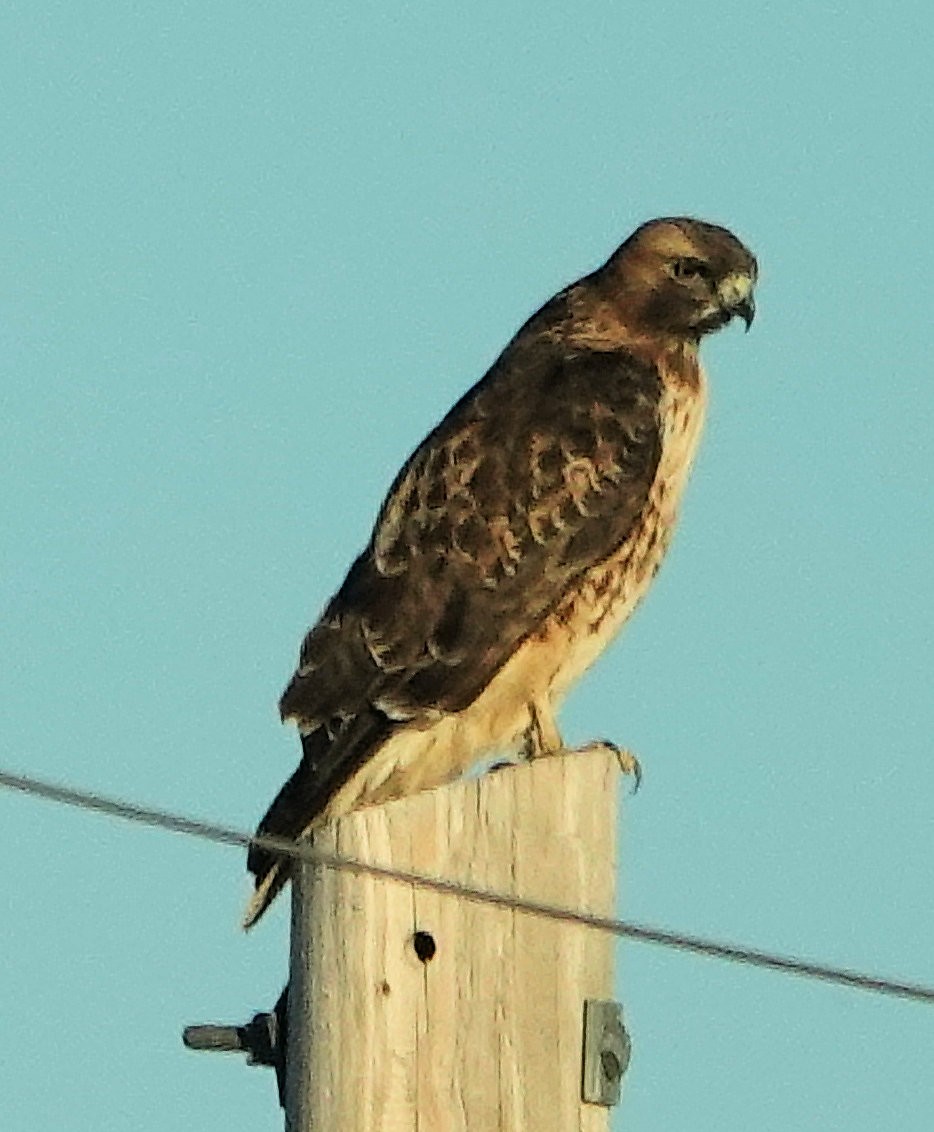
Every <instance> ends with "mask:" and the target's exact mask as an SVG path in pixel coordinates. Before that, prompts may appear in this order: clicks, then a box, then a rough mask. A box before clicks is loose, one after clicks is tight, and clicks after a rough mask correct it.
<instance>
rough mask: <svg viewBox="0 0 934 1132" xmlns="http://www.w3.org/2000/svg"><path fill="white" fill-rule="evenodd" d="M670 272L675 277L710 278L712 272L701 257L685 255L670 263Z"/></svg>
mask: <svg viewBox="0 0 934 1132" xmlns="http://www.w3.org/2000/svg"><path fill="white" fill-rule="evenodd" d="M671 273H672V275H674V277H675V279H710V278H712V276H713V272H712V271H711V270H710V268H709V267H708V266H707V264H706V263H704V261H703V260H702V259H694V258H693V257H692V256H685V257H684V258H683V259H676V260H675V262H674V263H673V264H672V268H671Z"/></svg>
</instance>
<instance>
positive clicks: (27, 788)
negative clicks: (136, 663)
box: [0, 769, 934, 1003]
mask: <svg viewBox="0 0 934 1132" xmlns="http://www.w3.org/2000/svg"><path fill="white" fill-rule="evenodd" d="M0 786H3V787H6V788H7V789H9V790H16V791H19V792H20V793H23V794H29V795H32V796H34V797H38V798H45V799H46V800H47V801H50V802H55V803H57V804H58V805H63V806H72V807H75V808H77V809H81V810H91V811H93V812H96V813H100V814H107V815H108V816H110V817H115V818H121V819H122V820H124V821H131V822H137V823H138V824H140V825H146V826H150V827H152V828H155V829H166V830H169V831H171V832H173V833H182V834H185V835H187V836H189V837H197V838H201V839H202V840H204V841H213V842H215V843H217V844H220V845H237V846H240V847H242V848H247V847H248V846H250V845H257V846H259V847H261V848H263V849H268V850H271V851H272V852H275V853H281V854H283V855H285V856H288V857H292V858H294V859H295V860H297V861H302V862H304V863H306V864H312V865H319V866H322V867H324V868H330V869H338V870H343V871H346V872H351V873H357V874H363V875H367V876H374V877H381V878H382V879H384V880H390V881H395V882H398V883H401V884H409V885H412V886H413V887H416V888H424V889H428V890H429V891H431V892H438V893H441V894H443V895H447V896H457V897H459V898H461V899H463V900H470V901H472V902H473V903H477V904H487V905H491V906H493V907H497V908H507V909H510V910H512V911H514V912H520V913H522V914H525V915H529V916H541V917H544V918H545V919H549V920H556V921H558V922H560V923H566V924H575V925H577V926H579V927H583V928H590V929H592V930H594V931H599V932H606V933H608V934H609V935H614V936H619V937H623V938H627V939H635V940H640V941H641V942H642V943H655V944H659V945H660V946H662V947H670V948H674V949H676V950H679V951H687V952H692V953H694V954H695V955H706V956H709V957H711V958H714V959H726V960H729V961H730V962H733V963H742V964H746V965H747V966H752V967H764V968H766V969H768V970H772V971H781V972H784V973H785V974H790V975H797V976H799V977H802V978H809V979H817V980H819V981H821V982H825V983H834V984H836V985H838V986H845V987H851V988H854V989H856V990H864V991H875V992H876V993H878V994H885V995H891V996H893V997H895V998H907V999H912V1000H914V1001H916V1002H928V1003H934V987H929V986H924V985H923V984H921V983H913V982H904V981H901V980H896V979H887V978H884V977H882V976H879V975H870V974H865V973H863V972H860V971H853V970H850V969H849V968H846V967H834V966H831V965H829V964H826V963H811V962H808V961H807V960H805V959H801V958H799V957H797V956H791V955H778V954H775V953H773V952H768V951H760V950H758V949H757V948H752V947H741V946H739V945H736V944H730V943H723V942H720V941H717V940H712V939H707V938H704V937H702V936H696V935H689V934H685V933H683V932H675V931H669V930H667V929H665V928H654V927H650V926H648V925H646V924H639V923H633V922H631V921H627V920H615V919H612V918H610V917H608V916H596V915H593V914H591V913H589V912H579V911H575V910H574V909H572V908H561V907H558V906H555V905H552V904H542V903H539V902H538V901H535V900H523V899H521V898H519V897H515V896H507V895H505V894H504V893H499V892H491V891H488V890H486V889H482V888H473V887H471V886H470V885H464V884H460V883H459V882H457V881H452V880H445V879H444V878H443V877H432V876H426V875H425V874H423V873H413V872H408V871H406V870H404V869H391V868H387V867H385V866H383V865H374V864H370V863H369V862H367V861H357V860H353V859H351V858H348V857H338V856H335V855H333V854H331V853H322V852H320V851H319V850H317V849H315V848H314V847H313V846H312V845H310V844H308V843H307V842H296V841H290V840H288V839H286V838H281V837H269V836H266V835H262V836H255V835H251V834H248V833H243V832H242V831H241V830H238V829H234V828H232V827H230V826H224V825H218V824H216V823H214V822H205V821H199V820H198V819H196V818H189V817H185V816H183V815H181V814H174V813H171V812H169V811H167V810H160V809H155V808H153V807H150V806H140V805H137V804H135V803H133V802H125V801H122V800H121V799H118V798H110V797H107V796H105V795H103V794H96V793H91V792H89V791H85V790H75V789H73V788H71V787H68V786H60V785H58V784H56V783H52V782H47V781H43V780H41V779H38V778H34V777H32V776H31V775H19V774H13V773H11V772H10V771H5V770H2V769H0Z"/></svg>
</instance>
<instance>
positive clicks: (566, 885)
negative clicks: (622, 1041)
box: [286, 750, 619, 1132]
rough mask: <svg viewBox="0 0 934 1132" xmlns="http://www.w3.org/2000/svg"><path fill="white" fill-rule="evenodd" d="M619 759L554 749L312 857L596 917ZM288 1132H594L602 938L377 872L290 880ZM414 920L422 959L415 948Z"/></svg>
mask: <svg viewBox="0 0 934 1132" xmlns="http://www.w3.org/2000/svg"><path fill="white" fill-rule="evenodd" d="M618 779H619V768H618V764H617V760H616V758H615V756H614V755H613V753H612V752H608V751H605V750H598V751H591V752H587V753H585V754H575V753H569V754H567V755H563V756H560V757H552V758H546V759H541V760H538V761H536V762H534V763H531V764H525V765H521V766H518V767H514V768H509V769H505V770H499V771H496V772H494V773H492V774H487V775H486V776H484V777H482V778H479V779H472V780H468V781H462V782H458V783H455V784H453V785H451V786H447V787H444V788H442V789H440V790H435V791H431V792H429V793H424V794H420V795H417V796H415V797H413V798H408V799H404V800H402V801H400V802H395V803H390V804H388V805H385V806H381V807H375V808H371V809H368V810H362V811H360V812H358V813H356V814H352V815H350V816H349V817H347V818H344V819H342V820H341V821H339V822H336V823H335V824H334V825H333V826H331V827H329V828H328V829H326V830H323V831H321V832H320V833H319V835H318V836H317V837H316V840H315V845H316V847H318V848H319V849H321V850H322V851H324V852H334V853H339V854H341V855H344V856H347V857H353V858H357V859H360V860H366V861H370V862H373V863H376V864H380V865H386V866H391V867H394V868H398V869H407V870H411V871H415V872H421V873H426V874H431V875H434V876H440V877H444V878H448V879H452V880H457V881H460V882H462V883H465V884H470V885H473V886H476V887H479V888H485V889H491V890H495V891H497V892H502V893H505V894H508V895H511V896H517V897H523V898H526V899H531V900H537V901H542V902H547V903H550V904H556V905H562V906H566V907H571V908H579V909H583V910H586V911H588V912H593V913H596V914H599V915H612V914H613V913H614V910H615V908H614V900H615V895H614V894H615V884H614V881H615V874H616V822H617V798H618ZM292 919H293V923H292V962H291V976H290V987H291V989H290V1001H289V1034H290V1041H289V1072H288V1080H287V1098H286V1099H287V1125H286V1126H287V1129H289V1130H290V1132H338V1130H339V1132H605V1130H606V1129H607V1127H608V1110H606V1109H603V1108H599V1107H596V1106H593V1105H585V1104H583V1103H582V1102H581V1099H580V1088H581V1037H582V1018H583V1003H584V1000H585V999H586V998H610V997H612V992H613V987H612V956H613V941H612V939H611V937H609V936H607V935H605V934H602V933H598V932H595V931H592V930H588V929H586V928H583V927H580V926H576V925H571V924H565V923H559V922H554V921H549V920H545V919H542V918H539V917H534V916H529V915H524V914H521V913H518V912H514V911H512V910H509V909H501V908H493V907H489V906H486V905H481V904H476V903H472V902H469V901H466V900H463V899H460V898H458V897H456V896H450V895H440V894H437V893H434V892H430V891H427V890H424V889H416V888H413V887H411V886H408V885H405V884H401V883H398V882H392V881H387V880H384V879H381V878H373V877H369V876H361V875H353V874H350V873H347V872H337V871H334V870H330V869H322V868H318V867H315V866H303V868H302V871H301V874H300V875H299V876H298V877H297V878H296V881H295V883H294V884H293V914H292ZM416 932H425V933H429V934H430V936H431V938H432V940H433V941H434V944H435V948H436V950H435V953H434V956H433V957H432V958H431V959H430V960H427V961H423V960H421V959H419V957H418V955H417V954H416V951H415V947H414V945H413V937H414V935H415V933H416Z"/></svg>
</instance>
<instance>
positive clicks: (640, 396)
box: [281, 341, 661, 731]
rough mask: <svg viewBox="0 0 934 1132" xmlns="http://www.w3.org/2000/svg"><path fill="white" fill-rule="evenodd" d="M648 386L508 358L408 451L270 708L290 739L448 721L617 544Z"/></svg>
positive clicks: (653, 382)
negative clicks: (295, 727)
mask: <svg viewBox="0 0 934 1132" xmlns="http://www.w3.org/2000/svg"><path fill="white" fill-rule="evenodd" d="M660 389H661V387H660V382H659V379H658V376H657V375H656V373H655V372H654V371H653V370H651V369H650V368H649V367H647V366H645V365H644V364H642V363H640V362H637V361H636V360H635V359H634V358H632V356H631V355H629V354H626V353H623V352H608V351H602V352H578V353H575V354H573V355H571V356H566V354H564V353H562V352H561V351H560V350H559V349H558V348H557V347H556V346H555V345H553V344H551V343H550V342H547V341H545V342H542V341H539V342H537V343H533V344H532V345H530V346H528V347H526V348H525V349H524V350H523V349H522V348H521V346H519V345H516V346H514V347H513V348H512V353H510V352H509V351H507V353H506V354H505V355H504V357H503V358H502V359H501V360H500V362H499V363H497V365H496V366H495V367H494V369H493V370H492V371H491V372H490V373H489V374H488V375H487V377H486V378H485V379H484V381H483V382H481V383H480V384H479V385H478V386H476V387H475V388H474V389H473V390H472V391H471V392H470V393H469V394H468V395H467V396H466V397H465V398H464V399H463V400H462V401H461V402H460V403H459V404H458V405H457V406H455V408H454V409H453V410H452V411H451V413H450V414H449V415H448V417H447V418H446V419H445V420H444V421H442V423H441V424H440V425H439V426H438V428H436V429H435V430H434V431H433V432H432V433H431V434H430V435H429V436H428V437H427V438H426V440H425V441H424V442H423V443H422V445H421V446H420V447H419V448H418V449H417V450H416V452H415V453H414V454H413V456H412V457H411V459H410V460H409V461H408V463H407V464H406V466H405V467H404V468H403V470H402V472H401V473H400V475H399V476H398V478H397V480H396V482H395V484H394V485H393V487H392V489H391V491H390V493H389V496H388V497H387V499H386V502H385V503H384V505H383V508H382V510H381V512H380V516H379V519H378V520H377V523H376V527H375V529H374V532H373V536H372V539H371V542H370V545H369V546H368V547H367V549H366V551H365V552H364V553H363V554H362V555H361V556H360V557H359V558H358V559H357V561H356V562H355V563H354V565H353V567H352V568H351V570H350V573H349V574H348V576H347V579H346V581H345V582H344V584H343V586H342V587H341V589H340V591H339V592H338V593H337V595H336V596H335V597H334V599H333V600H332V601H331V603H330V604H329V606H328V607H327V609H326V611H325V613H324V615H323V616H322V618H321V620H320V621H319V623H318V624H317V625H316V626H315V627H314V628H313V629H312V630H311V632H310V633H309V634H308V636H307V637H306V638H305V641H304V644H303V646H302V652H301V661H300V665H299V668H298V671H297V672H296V674H295V676H294V677H293V679H292V682H291V683H290V684H289V687H288V688H287V689H286V692H285V694H284V696H283V697H282V703H281V709H282V714H283V716H284V717H292V718H295V719H296V720H297V721H298V722H299V724H300V725H301V726H302V727H303V728H304V729H309V728H314V727H316V726H325V727H329V728H330V729H331V730H332V731H337V730H339V729H340V726H341V721H342V720H346V719H348V718H349V717H352V716H355V715H356V714H358V713H359V712H360V711H361V710H363V709H365V708H371V707H372V708H376V709H378V710H379V711H380V712H381V713H382V714H384V715H385V716H387V717H388V718H389V719H391V720H398V721H402V720H418V719H424V718H426V717H428V718H430V716H431V715H432V714H433V713H437V712H450V711H459V710H461V709H462V708H464V707H465V706H466V705H467V704H469V703H470V702H471V701H472V700H473V699H474V698H475V697H476V696H477V695H478V694H479V693H480V692H481V691H482V689H483V688H484V687H485V686H486V684H487V683H488V682H489V681H490V679H491V678H492V676H493V675H494V674H495V673H496V671H497V670H498V669H499V668H500V667H501V666H502V665H503V664H504V663H505V661H506V660H507V659H508V658H509V657H510V655H511V654H512V653H513V652H514V651H515V649H516V647H517V646H518V645H519V644H520V643H521V642H522V640H523V639H524V638H525V637H526V636H527V635H528V634H529V633H531V632H533V631H534V630H535V629H536V628H538V627H539V626H540V625H541V623H542V620H543V618H544V617H545V615H546V614H547V613H548V612H549V611H550V610H551V609H552V608H553V607H554V606H555V605H556V604H557V603H558V602H559V601H560V599H561V598H562V597H563V595H564V594H565V593H566V592H567V590H568V588H569V587H570V586H571V585H572V583H573V582H574V580H575V578H577V577H578V576H579V575H581V574H582V573H583V572H584V571H585V570H587V569H588V568H589V567H591V566H592V565H594V564H595V563H597V562H599V561H601V560H602V559H604V558H606V557H608V556H609V555H610V554H611V553H612V552H613V551H614V550H615V549H616V548H617V547H618V546H619V545H620V544H621V543H622V542H623V541H624V540H625V538H626V537H627V535H628V534H629V532H630V530H631V529H632V527H633V524H634V523H635V522H636V519H637V517H638V516H639V514H640V512H641V510H642V508H643V507H644V505H645V502H646V499H647V497H648V492H649V488H650V486H651V484H652V481H653V479H654V476H655V471H656V468H657V464H658V459H659V453H660V450H661V437H660V424H659V417H658V403H659V398H660Z"/></svg>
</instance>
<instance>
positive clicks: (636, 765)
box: [575, 739, 642, 794]
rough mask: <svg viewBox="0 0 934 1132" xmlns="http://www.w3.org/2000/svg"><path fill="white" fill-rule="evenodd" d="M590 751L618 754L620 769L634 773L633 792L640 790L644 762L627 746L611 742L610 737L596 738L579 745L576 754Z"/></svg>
mask: <svg viewBox="0 0 934 1132" xmlns="http://www.w3.org/2000/svg"><path fill="white" fill-rule="evenodd" d="M588 751H612V752H613V754H614V755H616V761H617V762H618V763H619V769H620V770H621V771H622V772H623V774H631V775H632V792H633V794H636V793H637V792H638V790H639V787H640V786H641V785H642V764H641V763H640V762H639V759H638V758H637V757H636V755H634V754H633V753H632V751H630V750H628V749H627V748H626V747H619V746H617V745H616V743H611V742H610V740H609V739H595V740H594V741H593V742H592V743H585V744H584V746H583V747H577V748H576V750H575V754H579V755H584V754H587V752H588Z"/></svg>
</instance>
